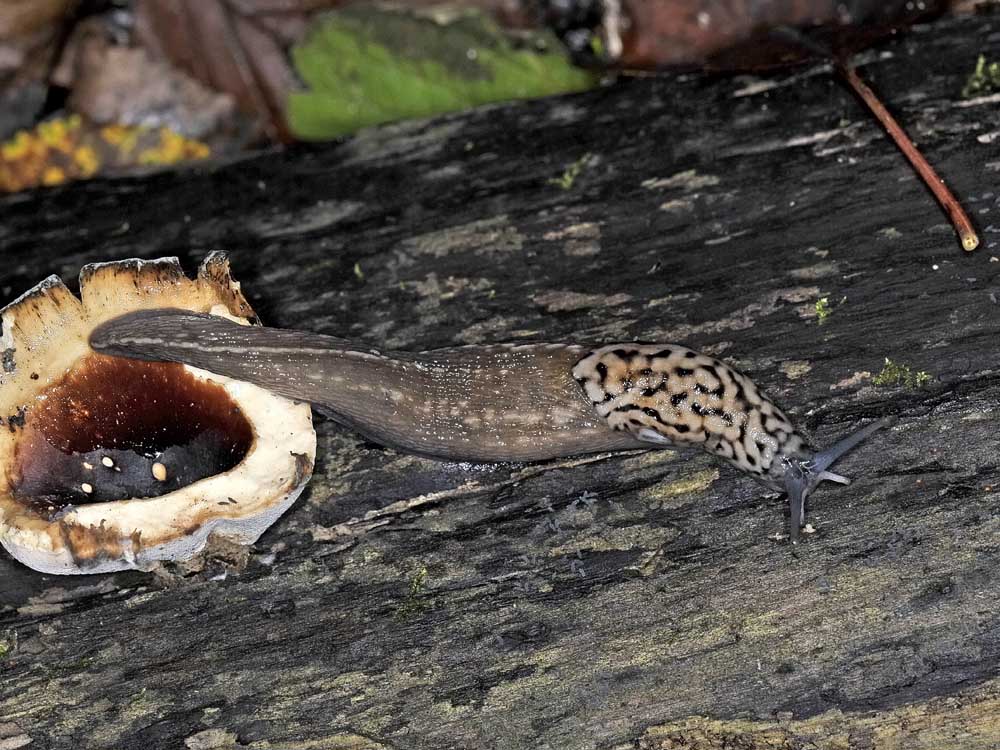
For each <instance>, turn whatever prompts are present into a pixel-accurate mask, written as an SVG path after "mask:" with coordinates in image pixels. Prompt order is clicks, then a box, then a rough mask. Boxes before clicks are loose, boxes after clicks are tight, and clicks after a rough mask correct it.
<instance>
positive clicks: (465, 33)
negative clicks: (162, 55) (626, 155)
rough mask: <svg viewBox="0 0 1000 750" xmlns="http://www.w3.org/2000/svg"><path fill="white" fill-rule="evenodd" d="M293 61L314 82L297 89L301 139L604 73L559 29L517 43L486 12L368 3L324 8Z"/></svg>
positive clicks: (293, 107)
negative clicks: (575, 51) (435, 11)
mask: <svg viewBox="0 0 1000 750" xmlns="http://www.w3.org/2000/svg"><path fill="white" fill-rule="evenodd" d="M554 50H555V51H554ZM292 60H293V62H294V64H295V68H296V70H297V71H298V73H299V75H300V76H301V77H302V80H303V81H305V83H306V85H307V87H308V90H307V91H303V92H293V93H292V94H291V95H290V96H289V99H288V119H289V123H290V124H291V127H292V130H293V132H294V133H295V134H296V135H297V136H299V137H300V138H305V139H316V140H319V139H326V138H334V137H336V136H340V135H343V134H345V133H350V132H353V131H355V130H357V129H358V128H362V127H365V126H368V125H374V124H376V123H382V122H390V121H394V120H401V119H406V118H413V117H431V116H433V115H437V114H441V113H444V112H451V111H456V110H461V109H466V108H469V107H473V106H476V105H479V104H485V103H487V102H496V101H504V100H509V99H521V98H529V97H537V96H547V95H550V94H559V93H565V92H570V91H580V90H584V89H587V88H591V87H592V86H594V85H596V83H597V80H598V79H597V77H596V76H594V75H593V74H591V73H589V72H586V71H584V70H581V69H580V68H577V67H575V66H573V65H572V64H571V63H570V61H569V58H568V57H567V56H566V55H565V54H563V52H562V48H561V46H560V45H559V42H558V41H557V40H556V39H555V37H553V36H550V35H537V36H535V37H534V38H533V39H532V40H531V43H530V44H525V45H516V44H515V43H514V42H513V41H512V40H511V38H510V37H508V36H507V35H506V34H505V33H504V32H503V30H502V29H500V27H499V26H497V24H496V23H495V22H494V21H492V20H491V19H489V18H488V17H486V16H484V15H482V14H479V13H474V12H466V13H461V14H459V15H457V16H456V17H454V18H451V19H446V20H445V21H440V20H438V19H434V18H430V17H428V16H427V15H426V14H418V13H415V12H412V11H405V10H399V9H395V10H394V9H388V8H379V7H372V6H369V5H365V4H358V5H355V6H351V7H348V8H345V9H343V10H340V11H337V12H336V13H330V14H326V15H324V16H322V17H320V18H319V19H318V20H317V22H316V23H315V24H314V25H313V27H312V28H311V29H310V32H309V33H308V34H307V35H306V38H305V39H304V40H303V41H302V42H301V43H300V44H298V45H296V46H295V47H294V48H293V49H292Z"/></svg>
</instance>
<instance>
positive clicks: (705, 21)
mask: <svg viewBox="0 0 1000 750" xmlns="http://www.w3.org/2000/svg"><path fill="white" fill-rule="evenodd" d="M711 23H712V16H711V15H709V14H708V13H706V12H705V11H702V12H701V13H699V14H698V26H700V27H701V28H703V29H707V28H708V27H709V26H710V25H711Z"/></svg>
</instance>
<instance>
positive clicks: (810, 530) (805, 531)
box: [802, 523, 816, 534]
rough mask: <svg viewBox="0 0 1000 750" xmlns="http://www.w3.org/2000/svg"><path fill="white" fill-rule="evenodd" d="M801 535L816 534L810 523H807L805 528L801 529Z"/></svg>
mask: <svg viewBox="0 0 1000 750" xmlns="http://www.w3.org/2000/svg"><path fill="white" fill-rule="evenodd" d="M802 533H803V534H815V533H816V529H815V528H813V525H812V524H811V523H807V524H806V525H805V526H803V527H802Z"/></svg>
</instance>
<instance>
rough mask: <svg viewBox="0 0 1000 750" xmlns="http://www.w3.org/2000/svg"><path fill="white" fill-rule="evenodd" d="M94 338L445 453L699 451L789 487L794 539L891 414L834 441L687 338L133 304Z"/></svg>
mask: <svg viewBox="0 0 1000 750" xmlns="http://www.w3.org/2000/svg"><path fill="white" fill-rule="evenodd" d="M90 344H91V347H93V349H95V350H96V351H98V352H101V353H104V354H112V355H118V356H124V357H130V358H135V359H143V360H163V361H169V362H181V363H184V364H187V365H191V366H194V367H198V368H202V369H205V370H209V371H211V372H214V373H218V374H220V375H224V376H226V377H229V378H233V379H236V380H242V381H247V382H250V383H253V384H255V385H258V386H261V387H263V388H266V389H268V390H270V391H272V392H273V393H276V394H278V395H281V396H285V397H288V398H293V399H297V400H300V401H308V402H310V403H312V404H313V405H314V406H316V407H317V408H318V409H319V410H320V411H321V412H323V413H325V414H327V415H329V416H330V417H331V418H333V419H334V420H336V421H338V422H340V423H342V424H344V425H346V426H348V427H350V428H352V429H354V430H356V431H357V432H359V433H361V434H362V435H365V436H366V437H368V438H371V439H372V440H374V441H376V442H378V443H381V444H383V445H386V446H389V447H392V448H398V449H400V450H403V451H408V452H413V453H419V454H423V455H426V456H432V457H437V458H443V459H449V460H467V461H482V462H494V461H537V460H544V459H551V458H556V457H559V456H568V455H574V454H582V453H595V452H602V451H609V450H628V449H638V448H649V447H685V446H694V447H700V448H702V449H703V450H705V451H707V452H708V453H711V454H713V455H715V456H720V457H722V458H724V459H726V460H727V461H729V462H730V463H731V464H733V465H734V466H736V467H737V468H739V469H740V470H742V471H744V472H746V473H748V474H750V475H751V476H752V477H754V478H755V479H757V480H758V481H759V482H761V483H763V484H764V485H766V486H767V487H769V488H771V489H774V490H784V491H786V492H787V493H788V497H789V502H790V504H791V537H792V539H793V540H794V539H796V538H797V536H798V533H799V528H800V527H801V526H802V524H803V522H804V503H805V499H806V497H807V496H808V495H809V493H810V492H812V490H813V489H815V487H816V486H817V485H818V484H819V483H820V482H822V481H823V480H831V481H835V482H840V483H842V484H848V483H849V480H848V479H846V478H845V477H842V476H839V475H837V474H833V473H831V472H829V471H827V469H828V468H829V467H830V466H831V465H832V464H833V463H834V462H835V461H836V460H837V459H839V458H840V457H841V456H842V455H844V454H845V453H846V452H847V451H849V450H851V449H852V448H853V447H854V446H856V445H857V444H858V443H860V442H861V441H863V440H864V439H865V438H867V437H868V436H869V435H871V434H872V433H873V432H875V431H876V430H878V429H879V428H881V427H884V426H886V425H887V424H889V420H879V421H875V422H872V423H870V424H868V425H866V426H865V427H863V428H861V429H860V430H858V431H857V432H854V433H853V434H851V435H849V436H848V437H846V438H844V439H842V440H841V441H839V442H838V443H836V444H835V445H834V446H832V447H831V448H828V449H826V450H824V451H820V452H813V451H811V450H809V449H808V447H807V444H806V441H805V439H804V438H803V437H802V435H801V434H800V433H799V432H798V431H797V430H796V429H795V427H794V426H793V425H792V423H791V421H790V420H789V419H788V417H787V416H786V415H785V413H784V412H783V411H782V410H781V409H779V408H778V407H777V406H775V404H774V403H773V402H772V401H771V400H770V399H769V398H768V397H767V396H765V395H764V394H763V393H761V391H760V390H758V388H757V386H756V385H754V383H753V381H751V380H750V379H749V378H747V377H746V376H745V375H743V374H741V373H739V372H737V371H736V370H734V369H733V368H731V367H729V366H728V365H726V364H725V363H723V362H721V361H719V360H717V359H714V358H713V357H709V356H707V355H705V354H700V353H698V352H695V351H692V350H690V349H687V348H685V347H683V346H679V345H676V344H663V345H649V344H612V345H608V346H602V347H598V348H590V347H585V346H580V345H576V344H500V345H492V346H464V347H456V348H448V349H436V350H433V351H425V352H415V353H407V352H380V351H377V350H375V349H371V348H368V347H366V346H363V345H359V344H357V343H352V342H350V341H347V340H345V339H340V338H335V337H333V336H325V335H321V334H316V333H309V332H306V331H294V330H283V329H277V328H267V327H260V326H245V325H239V324H237V323H233V322H231V321H229V320H226V319H224V318H220V317H215V316H212V315H205V314H200V313H193V312H189V311H185V310H175V309H157V310H143V311H139V312H134V313H129V314H127V315H124V316H122V317H119V318H116V319H113V320H110V321H108V322H106V323H104V324H102V325H101V326H99V327H98V328H96V329H95V330H94V331H93V332H92V334H91V337H90Z"/></svg>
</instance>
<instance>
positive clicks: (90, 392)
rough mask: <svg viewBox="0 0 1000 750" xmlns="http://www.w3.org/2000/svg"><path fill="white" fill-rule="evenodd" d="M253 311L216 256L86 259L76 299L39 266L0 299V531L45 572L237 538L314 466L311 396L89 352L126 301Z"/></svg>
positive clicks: (118, 565) (140, 560) (136, 561)
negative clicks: (25, 285)
mask: <svg viewBox="0 0 1000 750" xmlns="http://www.w3.org/2000/svg"><path fill="white" fill-rule="evenodd" d="M157 307H174V308H183V309H187V310H194V311H197V312H204V313H212V314H215V315H221V316H223V317H227V318H229V319H231V320H235V321H237V322H241V323H247V324H248V323H249V321H250V320H253V319H254V318H255V316H254V314H253V310H252V309H251V308H250V305H249V304H248V303H247V301H246V300H245V299H244V297H243V295H242V294H241V292H240V287H239V284H238V283H237V282H235V281H234V280H233V278H232V277H231V275H230V273H229V263H228V261H227V260H226V258H225V256H223V255H222V254H219V253H216V254H213V255H211V256H209V257H208V258H207V259H206V260H205V262H204V263H203V264H202V266H201V268H200V269H199V272H198V277H197V278H196V279H189V278H187V277H186V276H185V275H184V274H183V272H182V271H181V268H180V265H179V263H178V262H177V259H176V258H166V259H161V260H155V261H143V260H125V261H118V262H113V263H102V264H97V265H90V266H86V267H84V268H83V270H82V271H81V272H80V299H77V298H76V297H75V296H74V295H73V294H72V293H71V292H70V291H69V289H67V287H66V286H65V285H64V284H63V283H62V281H60V280H59V279H58V278H57V277H55V276H52V277H49V278H48V279H46V280H45V281H43V282H42V283H41V284H39V285H38V286H36V287H35V288H34V289H32V290H30V291H29V292H27V293H26V294H25V295H23V296H22V297H21V298H20V299H18V300H16V301H15V302H13V303H11V304H10V305H8V306H7V307H5V308H4V309H3V310H2V311H0V318H2V326H3V328H2V336H0V543H2V544H3V546H4V547H5V548H6V549H7V551H8V552H10V554H11V555H13V556H14V557H15V558H17V559H18V560H20V561H21V562H23V563H24V564H26V565H28V566H30V567H32V568H34V569H36V570H40V571H43V572H46V573H103V572H108V571H113V570H122V569H126V568H138V569H145V568H148V567H150V566H151V565H153V564H154V563H156V562H157V561H161V560H181V559H185V558H188V557H191V556H192V555H194V554H196V553H197V552H198V551H199V550H201V549H202V547H203V546H204V545H205V542H206V540H207V539H208V536H209V534H215V535H218V536H222V537H226V538H229V539H231V540H234V541H237V542H239V543H243V544H250V543H252V542H254V541H256V540H257V538H258V537H259V536H260V535H261V534H262V533H263V532H264V530H265V529H266V528H267V527H268V526H270V525H271V524H272V523H273V522H274V521H275V520H276V519H277V518H278V516H280V515H281V513H282V512H284V510H285V509H287V508H288V506H289V505H291V504H292V503H293V502H294V501H295V498H296V497H298V495H299V493H300V492H301V491H302V489H303V488H304V487H305V485H306V483H307V482H308V481H309V478H310V476H311V475H312V468H313V461H314V459H315V455H316V433H315V432H314V431H313V428H312V415H311V412H310V408H309V405H308V404H297V403H293V402H292V401H289V400H287V399H284V398H281V397H279V396H274V395H272V394H270V393H268V392H267V391H265V390H263V389H261V388H258V387H256V386H254V385H251V384H249V383H242V382H238V381H234V380H230V379H228V378H225V377H221V376H217V375H212V374H209V373H207V372H204V371H201V370H197V369H195V368H191V367H187V366H184V365H178V364H169V363H158V362H139V361H134V360H128V359H119V358H114V357H107V356H104V355H100V354H97V353H95V352H93V351H91V349H90V348H89V346H88V344H87V339H88V336H89V334H90V331H91V330H92V329H93V328H94V327H96V326H97V325H99V324H100V323H102V322H104V321H106V320H108V319H110V318H113V317H116V316H118V315H122V314H124V313H126V312H130V311H133V310H141V309H149V308H157Z"/></svg>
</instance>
